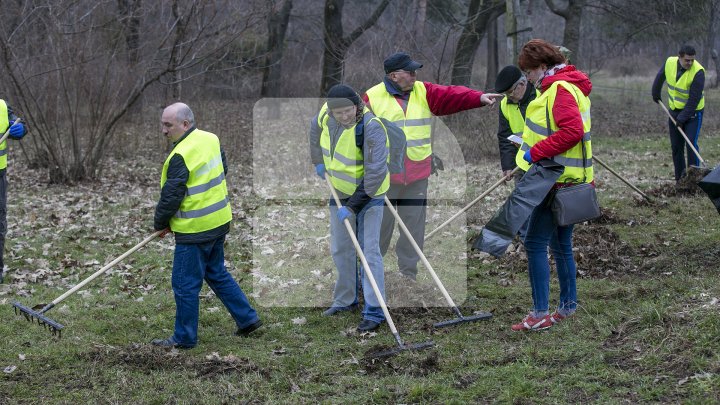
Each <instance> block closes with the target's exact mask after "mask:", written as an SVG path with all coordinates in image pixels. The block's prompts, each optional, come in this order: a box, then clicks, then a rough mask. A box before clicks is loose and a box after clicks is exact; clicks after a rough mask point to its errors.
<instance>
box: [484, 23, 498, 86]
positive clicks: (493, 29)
mask: <svg viewBox="0 0 720 405" xmlns="http://www.w3.org/2000/svg"><path fill="white" fill-rule="evenodd" d="M497 74H498V24H497V19H495V18H493V19H491V20H490V21H488V39H487V74H486V75H485V89H490V88H492V86H494V85H495V77H496V76H497Z"/></svg>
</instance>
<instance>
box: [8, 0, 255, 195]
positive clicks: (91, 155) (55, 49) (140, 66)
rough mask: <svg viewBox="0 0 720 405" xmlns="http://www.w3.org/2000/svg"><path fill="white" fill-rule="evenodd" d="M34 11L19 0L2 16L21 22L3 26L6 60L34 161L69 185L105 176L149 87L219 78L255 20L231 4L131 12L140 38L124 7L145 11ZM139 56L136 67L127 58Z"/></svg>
mask: <svg viewBox="0 0 720 405" xmlns="http://www.w3.org/2000/svg"><path fill="white" fill-rule="evenodd" d="M36 3H37V2H35V1H31V0H24V1H23V0H20V1H18V2H17V3H15V4H13V6H16V7H17V9H14V10H9V8H10V7H11V6H10V4H9V3H8V4H6V6H7V7H6V9H5V11H6V12H12V13H13V15H22V16H23V18H22V20H20V21H18V22H16V23H14V24H7V23H3V24H1V25H0V58H2V64H3V65H2V70H3V74H4V76H5V77H6V78H7V83H8V84H9V86H10V88H11V91H12V92H13V93H14V95H15V96H16V97H17V98H16V99H17V100H18V102H17V104H19V106H20V109H21V110H22V111H23V114H24V115H25V117H26V118H27V119H28V121H30V122H31V123H32V130H33V139H34V140H35V141H36V142H37V149H36V150H35V158H36V160H37V161H38V162H39V163H41V164H44V165H46V166H47V167H48V168H49V169H50V170H49V173H50V180H51V181H54V182H63V183H67V182H74V181H77V180H82V179H86V178H94V177H95V176H97V175H98V174H99V171H100V169H101V167H102V166H101V162H102V161H103V158H104V157H105V156H106V153H107V151H108V150H109V149H110V146H111V145H112V144H113V141H114V136H113V135H114V134H115V130H116V129H117V126H118V124H119V123H120V122H121V121H122V120H123V119H125V118H126V115H127V113H128V110H129V109H130V107H131V106H132V105H133V104H134V103H135V102H136V101H137V100H138V99H139V97H140V96H141V95H142V94H143V92H144V91H145V90H146V89H148V87H150V86H151V85H153V84H158V83H162V84H166V85H174V84H176V83H179V82H180V79H179V77H180V76H179V74H180V73H181V72H186V73H187V74H186V75H185V76H184V77H183V80H187V79H190V78H192V77H194V76H199V75H202V74H204V73H206V72H208V71H211V70H213V69H214V68H215V66H216V65H217V64H218V63H219V62H220V61H222V60H223V59H224V58H225V57H226V55H227V49H228V48H229V45H230V44H231V43H233V42H234V41H236V40H238V39H239V38H240V36H241V34H242V33H244V32H246V31H247V30H249V28H250V27H251V26H252V25H253V24H255V23H256V22H257V21H258V20H257V19H256V18H254V16H253V12H252V11H248V10H247V7H246V6H247V5H245V7H243V6H242V5H235V4H234V3H233V2H232V1H231V0H215V1H210V0H206V1H202V0H176V1H174V2H173V4H172V6H171V7H172V10H170V11H168V9H167V4H166V3H164V2H157V3H154V2H153V3H152V5H151V6H148V7H144V8H138V9H134V10H133V11H132V13H131V16H132V17H131V18H130V19H131V20H132V18H136V17H137V18H140V19H141V21H142V22H141V26H142V29H141V30H139V32H141V33H142V35H140V36H139V37H137V38H136V37H135V34H133V31H132V29H131V30H128V29H127V21H124V20H123V19H124V18H125V19H127V17H128V8H123V6H124V5H137V6H138V7H140V3H139V2H136V3H123V2H122V1H121V2H119V3H118V2H117V1H116V0H101V1H92V0H56V1H47V2H45V3H44V4H42V5H41V6H37V4H36ZM118 6H120V7H118ZM131 8H132V7H131ZM132 24H135V23H132ZM132 24H131V25H132ZM136 39H137V41H138V46H137V47H135V46H134V45H133V44H134V42H133V41H135V40H136ZM128 40H129V41H130V45H129V44H128ZM135 51H137V62H136V63H133V62H132V61H133V59H134V56H132V57H128V55H127V53H128V52H131V53H132V52H135Z"/></svg>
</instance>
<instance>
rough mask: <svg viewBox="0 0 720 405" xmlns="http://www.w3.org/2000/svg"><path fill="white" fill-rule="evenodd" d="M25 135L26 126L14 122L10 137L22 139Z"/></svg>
mask: <svg viewBox="0 0 720 405" xmlns="http://www.w3.org/2000/svg"><path fill="white" fill-rule="evenodd" d="M23 136H25V126H23V124H21V123H19V122H18V123H17V124H13V125H11V126H10V138H12V139H22V137H23Z"/></svg>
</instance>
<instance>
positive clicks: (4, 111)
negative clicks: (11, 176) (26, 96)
mask: <svg viewBox="0 0 720 405" xmlns="http://www.w3.org/2000/svg"><path fill="white" fill-rule="evenodd" d="M8 128H10V121H8V107H7V103H5V100H0V135H2V134H4V133H5V132H6V131H7V130H8ZM7 153H8V150H7V139H6V140H4V141H3V143H0V170H3V169H5V168H7Z"/></svg>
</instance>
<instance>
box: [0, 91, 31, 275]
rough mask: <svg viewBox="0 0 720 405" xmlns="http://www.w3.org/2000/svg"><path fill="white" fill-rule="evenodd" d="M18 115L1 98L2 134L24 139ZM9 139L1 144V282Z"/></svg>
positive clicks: (23, 130)
mask: <svg viewBox="0 0 720 405" xmlns="http://www.w3.org/2000/svg"><path fill="white" fill-rule="evenodd" d="M16 119H17V117H15V114H14V113H13V110H12V108H10V106H8V105H7V103H6V102H5V100H0V136H1V135H2V134H4V133H5V132H6V131H8V132H9V135H8V137H9V138H11V139H16V140H19V139H22V137H23V136H25V134H26V133H27V128H25V126H24V125H23V124H22V123H20V122H18V123H17V124H13V122H15V120H16ZM7 144H8V143H7V141H3V143H1V144H0V284H2V283H3V275H4V268H5V261H4V260H3V258H4V255H3V251H4V250H5V235H6V234H7V184H8V183H7V158H8V156H7V152H8V149H7Z"/></svg>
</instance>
